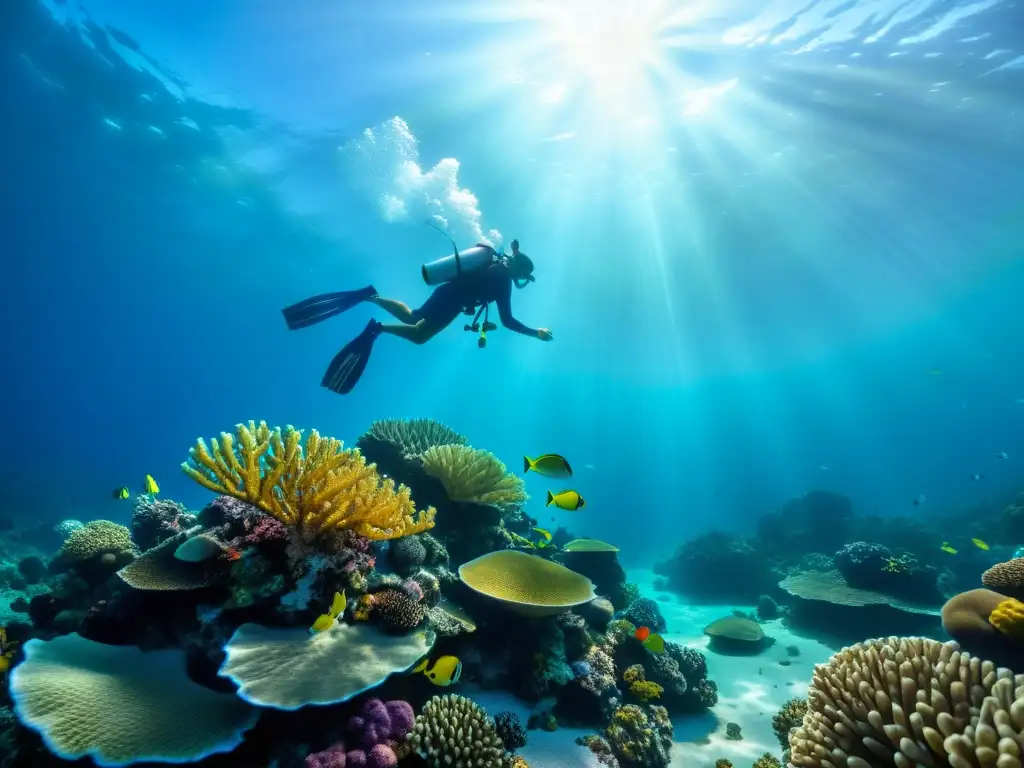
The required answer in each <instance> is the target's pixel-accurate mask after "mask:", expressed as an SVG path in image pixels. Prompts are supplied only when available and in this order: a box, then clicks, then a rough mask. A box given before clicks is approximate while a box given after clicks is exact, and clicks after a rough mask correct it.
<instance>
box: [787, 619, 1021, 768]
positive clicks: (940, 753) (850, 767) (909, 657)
mask: <svg viewBox="0 0 1024 768" xmlns="http://www.w3.org/2000/svg"><path fill="white" fill-rule="evenodd" d="M1022 686H1024V675H1017V676H1016V677H1014V675H1013V673H1012V672H1010V671H1009V670H1007V669H997V668H996V667H995V665H994V664H992V663H991V662H989V661H982V660H981V659H978V658H975V657H972V656H971V655H970V654H967V653H963V652H961V651H960V650H959V648H958V646H957V645H956V644H955V643H940V642H937V641H935V640H929V639H925V638H897V637H890V638H881V639H877V640H868V641H865V642H863V643H858V644H857V645H854V646H851V647H849V648H844V649H843V650H841V651H839V652H838V653H836V654H835V655H834V656H833V657H832V658H831V659H830V660H829V661H828V663H827V664H822V665H819V666H818V667H816V668H815V671H814V676H813V679H812V681H811V687H810V691H809V700H808V712H807V714H806V715H805V716H804V720H803V724H802V725H801V726H800V727H799V728H797V729H796V730H794V731H793V732H792V733H791V734H790V736H789V745H790V748H791V757H790V759H791V762H792V763H793V765H795V766H814V767H815V768H817V766H822V765H825V764H827V765H830V766H834V767H835V768H865V766H873V765H879V764H884V765H892V764H893V763H895V764H896V765H897V766H904V765H906V766H911V765H914V764H924V765H934V766H938V765H951V766H954V767H955V768H969V767H972V766H995V765H999V766H1000V767H1001V768H1009V767H1010V766H1019V765H1020V753H1021V750H1020V746H1019V744H1020V739H1021V733H1020V726H1019V725H1017V723H1019V722H1020V709H1021V706H1022V701H1021V698H1019V695H1020V694H1024V688H1022Z"/></svg>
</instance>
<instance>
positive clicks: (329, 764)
mask: <svg viewBox="0 0 1024 768" xmlns="http://www.w3.org/2000/svg"><path fill="white" fill-rule="evenodd" d="M352 765H355V764H354V763H348V761H347V760H346V759H345V745H344V744H335V745H334V746H333V747H330V748H329V749H325V750H324V751H323V752H316V753H314V754H312V755H309V756H307V757H306V768H349V766H352Z"/></svg>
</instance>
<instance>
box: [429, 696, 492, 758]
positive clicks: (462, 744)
mask: <svg viewBox="0 0 1024 768" xmlns="http://www.w3.org/2000/svg"><path fill="white" fill-rule="evenodd" d="M409 741H410V743H411V744H412V747H413V749H414V750H415V751H416V752H418V753H419V754H420V756H421V757H424V758H425V759H426V761H427V765H430V766H432V768H442V766H453V768H475V766H487V767H488V768H511V766H512V759H511V757H510V756H509V755H508V754H507V753H506V752H505V746H504V744H503V742H502V739H501V736H499V735H498V732H497V730H496V729H495V725H494V721H493V720H491V719H490V718H489V717H488V716H487V713H486V712H484V711H483V709H481V708H480V707H479V706H477V705H476V704H474V703H473V702H472V701H470V700H469V699H467V698H465V697H463V696H454V695H449V696H434V697H433V698H432V699H430V701H428V702H427V703H426V704H424V705H423V709H422V711H421V712H420V714H419V715H417V716H416V724H415V725H414V726H413V730H412V733H410V734H409Z"/></svg>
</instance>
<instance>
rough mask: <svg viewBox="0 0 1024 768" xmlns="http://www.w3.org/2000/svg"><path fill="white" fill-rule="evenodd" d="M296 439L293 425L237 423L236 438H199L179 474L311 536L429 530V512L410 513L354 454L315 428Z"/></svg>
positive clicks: (404, 491) (377, 536)
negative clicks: (336, 532) (208, 441)
mask: <svg viewBox="0 0 1024 768" xmlns="http://www.w3.org/2000/svg"><path fill="white" fill-rule="evenodd" d="M236 436H237V443H236ZM301 438H302V432H301V431H300V430H296V429H293V428H292V427H287V428H285V430H284V431H283V432H282V430H280V429H279V428H277V427H275V428H274V429H270V428H269V427H268V426H267V424H266V422H260V423H259V424H258V425H257V424H256V423H255V422H252V421H250V422H249V424H248V426H246V425H244V424H238V425H237V426H236V428H235V436H232V435H230V434H227V433H225V432H222V433H221V436H220V439H219V440H218V439H217V438H214V439H213V440H212V441H211V445H212V448H208V447H207V445H206V442H205V441H204V440H203V439H202V438H200V439H199V440H198V441H197V442H196V445H195V446H194V447H193V448H192V449H191V450H190V452H189V457H190V461H189V462H185V463H184V464H182V469H183V470H184V471H185V473H186V474H187V475H188V476H189V477H191V478H192V479H193V480H195V481H196V482H197V483H199V484H200V485H202V486H203V487H204V488H208V489H209V490H211V491H214V492H216V493H221V494H227V495H229V496H234V497H236V498H239V499H242V500H244V501H246V502H249V503H251V504H254V505H256V506H257V507H259V508H260V509H262V510H263V511H264V512H267V513H268V514H271V515H273V516H274V517H275V518H277V519H278V520H280V521H281V522H282V523H284V524H285V525H288V526H294V527H296V528H297V529H300V530H302V531H306V532H309V533H311V534H321V533H325V532H328V531H331V530H337V529H351V530H353V531H355V532H356V533H358V534H359V535H361V536H364V537H366V538H368V539H373V540H385V539H395V538H399V537H401V536H407V535H409V534H413V533H420V532H422V531H425V530H427V529H429V528H432V527H433V525H434V514H435V512H434V509H433V508H432V507H431V508H428V509H426V510H423V511H417V510H416V508H415V505H414V504H413V501H412V498H411V495H410V492H409V489H408V488H407V487H405V486H399V487H398V489H397V490H396V488H395V483H394V481H393V480H391V479H382V478H381V477H380V475H379V474H378V473H377V470H376V467H375V466H374V465H372V464H367V463H366V460H365V459H364V458H363V456H362V455H361V454H360V453H359V451H358V450H345V449H343V447H342V443H341V441H340V440H335V439H334V438H322V437H321V436H320V434H319V433H318V432H317V431H316V430H315V429H314V430H311V431H310V434H309V436H308V437H307V438H306V440H305V443H304V444H300V443H301ZM190 462H191V463H190Z"/></svg>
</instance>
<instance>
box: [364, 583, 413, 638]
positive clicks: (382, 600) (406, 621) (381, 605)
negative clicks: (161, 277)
mask: <svg viewBox="0 0 1024 768" xmlns="http://www.w3.org/2000/svg"><path fill="white" fill-rule="evenodd" d="M367 598H368V600H367V603H368V607H370V609H371V610H370V616H371V617H372V618H374V619H376V621H377V625H378V626H379V627H380V628H381V629H383V630H384V631H385V632H388V633H391V634H397V635H404V634H406V633H407V632H410V631H411V630H413V629H415V628H416V627H418V626H419V625H420V623H421V622H422V621H423V618H424V615H425V614H424V612H423V606H421V605H420V604H419V603H418V602H417V601H415V600H413V599H412V598H410V597H409V595H408V594H406V593H405V592H403V591H402V590H400V589H382V590H381V591H379V592H374V593H373V594H370V595H367Z"/></svg>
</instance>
